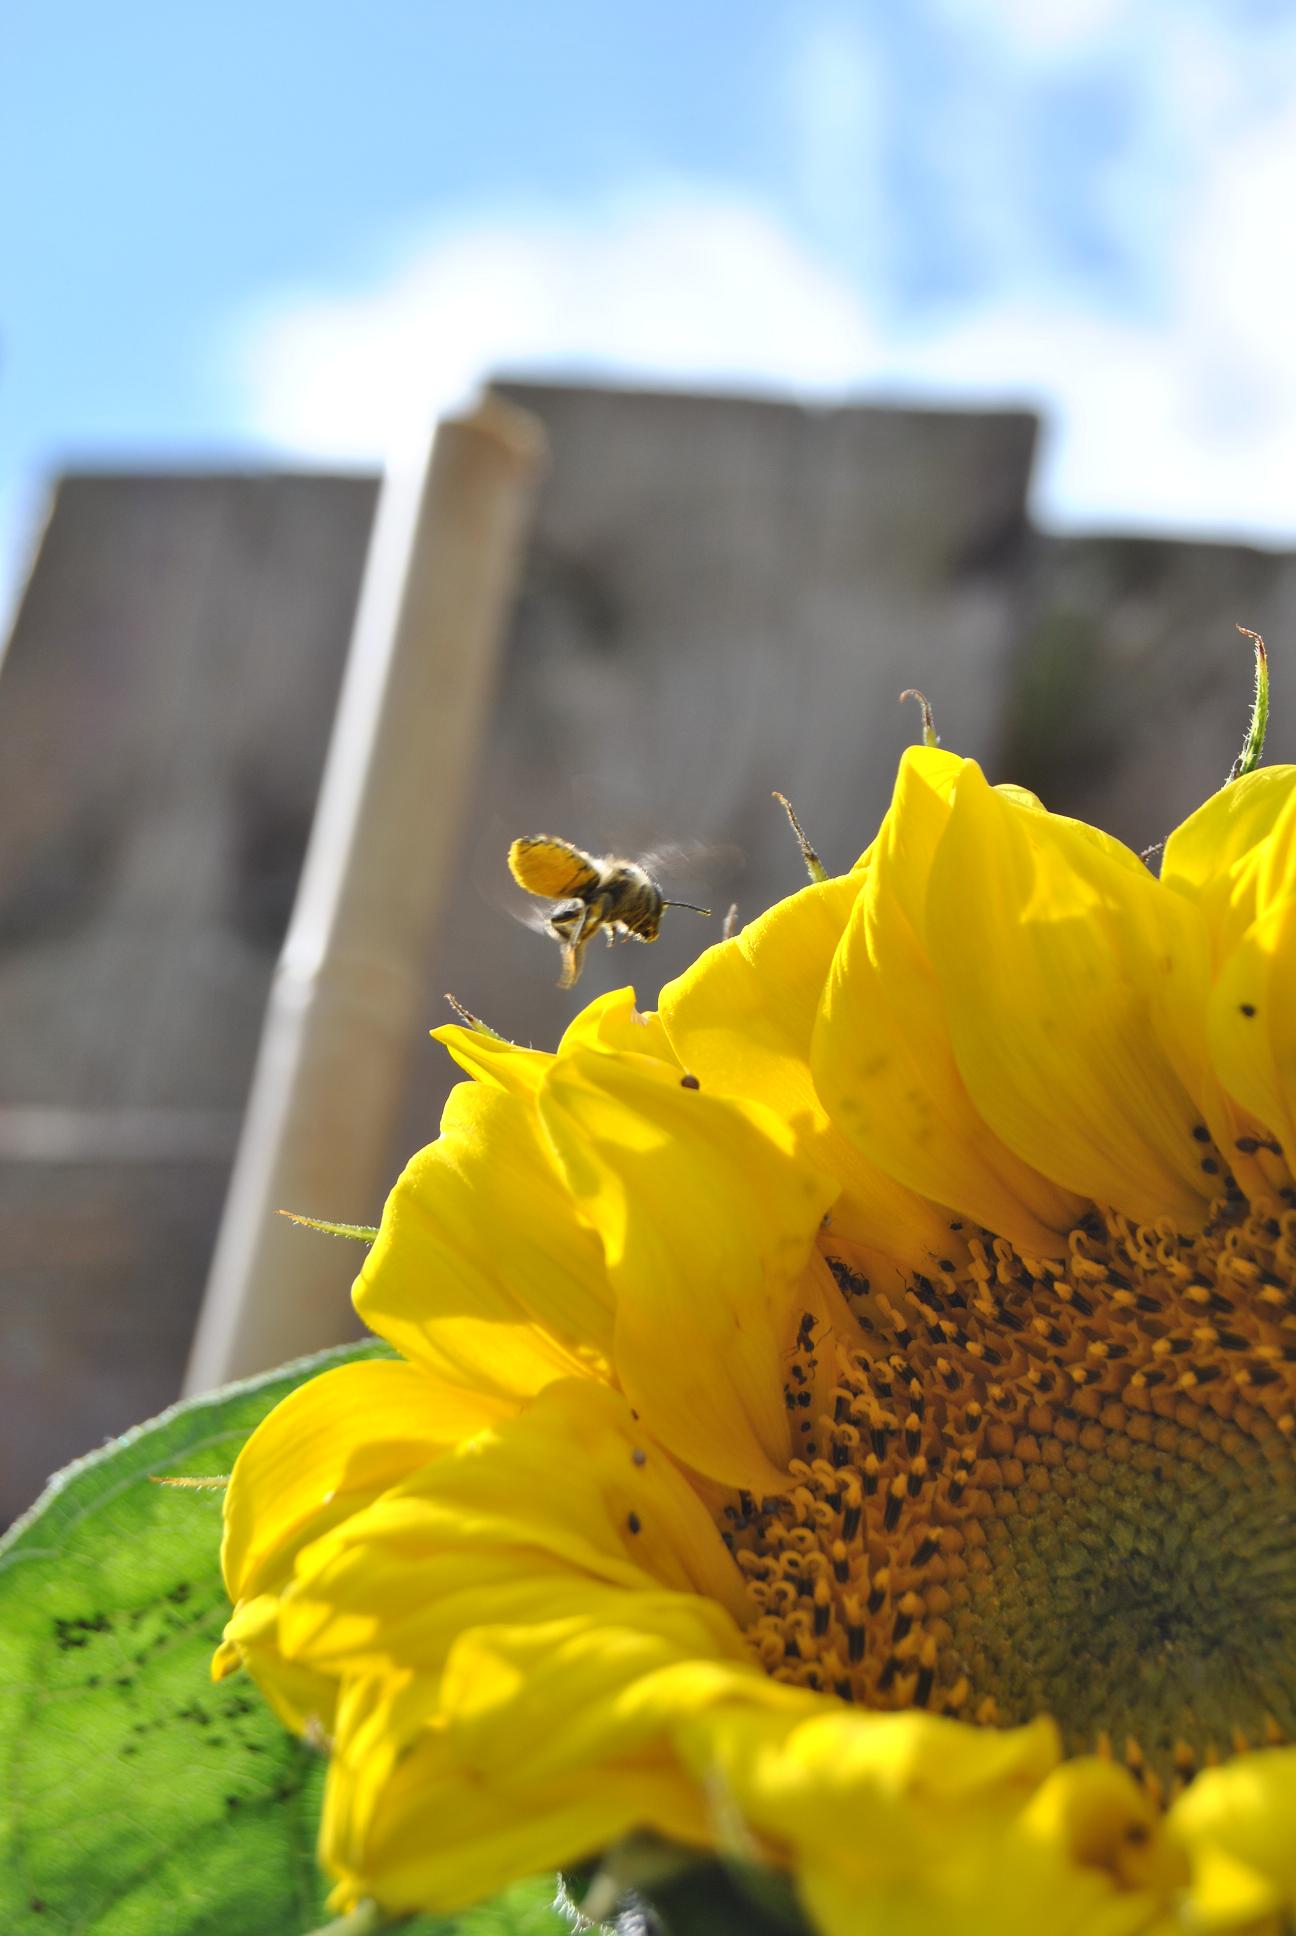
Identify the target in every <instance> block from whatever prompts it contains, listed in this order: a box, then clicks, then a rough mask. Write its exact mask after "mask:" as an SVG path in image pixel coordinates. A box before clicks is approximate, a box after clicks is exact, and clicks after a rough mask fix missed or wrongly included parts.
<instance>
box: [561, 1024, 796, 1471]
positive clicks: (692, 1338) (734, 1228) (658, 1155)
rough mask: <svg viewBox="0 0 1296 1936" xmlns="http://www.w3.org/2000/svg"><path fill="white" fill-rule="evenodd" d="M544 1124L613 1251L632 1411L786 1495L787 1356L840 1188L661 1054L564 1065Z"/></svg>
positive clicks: (624, 1376)
mask: <svg viewBox="0 0 1296 1936" xmlns="http://www.w3.org/2000/svg"><path fill="white" fill-rule="evenodd" d="M540 1113H541V1119H542V1121H543V1122H544V1124H545V1127H546V1129H547V1130H548V1133H549V1136H550V1139H551V1141H552V1143H553V1146H554V1148H555V1150H556V1151H557V1153H558V1156H559V1159H560V1161H561V1162H562V1164H563V1167H564V1169H565V1171H566V1175H567V1180H568V1184H569V1187H570V1189H571V1190H572V1193H573V1195H574V1196H575V1198H576V1200H577V1203H578V1205H579V1207H580V1209H581V1211H582V1213H583V1214H584V1216H585V1217H586V1218H587V1219H588V1221H589V1223H590V1225H591V1226H592V1228H593V1229H595V1230H596V1231H597V1233H598V1235H599V1238H600V1240H601V1242H602V1244H603V1248H604V1252H605V1256H606V1260H607V1270H608V1275H609V1278H610V1279H611V1282H612V1285H613V1288H614V1291H615V1294H616V1323H615V1342H614V1352H613V1356H614V1364H615V1370H616V1375H617V1378H618V1380H619V1382H620V1383H621V1385H622V1388H623V1389H624V1391H625V1392H626V1394H627V1396H628V1397H629V1399H630V1401H631V1403H632V1404H633V1405H634V1406H635V1407H636V1409H638V1410H639V1411H641V1412H642V1414H643V1416H644V1419H645V1420H646V1421H648V1422H650V1423H651V1426H652V1429H653V1431H654V1433H655V1434H656V1435H657V1436H658V1438H660V1439H661V1440H662V1442H663V1443H664V1444H665V1445H666V1446H667V1448H668V1449H669V1450H670V1451H671V1452H673V1453H674V1454H675V1455H676V1456H677V1457H678V1458H680V1459H682V1460H684V1461H685V1463H686V1464H688V1465H690V1466H693V1467H695V1468H696V1469H697V1470H698V1471H700V1472H703V1473H705V1474H706V1475H707V1476H708V1477H710V1478H713V1479H719V1480H722V1481H724V1482H725V1483H727V1484H730V1485H735V1486H748V1487H750V1488H751V1489H752V1490H753V1491H756V1492H758V1493H763V1492H768V1491H770V1490H772V1489H773V1488H775V1487H777V1486H779V1485H781V1484H782V1482H783V1467H784V1462H785V1461H786V1459H787V1457H788V1449H789V1443H790V1437H789V1427H788V1421H787V1412H786V1409H785V1407H784V1403H783V1365H784V1354H785V1352H786V1351H787V1349H788V1347H789V1344H790V1342H791V1338H792V1334H793V1331H794V1329H795V1325H796V1319H797V1310H798V1306H797V1285H798V1280H799V1278H800V1277H801V1274H802V1272H803V1270H804V1268H805V1265H806V1261H807V1259H808V1257H809V1255H810V1251H811V1247H812V1245H813V1243H814V1240H815V1236H816V1233H817V1232H818V1229H819V1225H820V1222H821V1220H822V1218H823V1214H824V1211H825V1210H826V1209H827V1207H828V1205H829V1203H830V1202H831V1201H832V1197H833V1194H834V1190H833V1185H832V1184H831V1183H830V1182H829V1181H828V1180H827V1179H826V1178H825V1177H824V1176H823V1175H822V1173H821V1172H819V1171H817V1170H816V1169H814V1168H813V1166H812V1165H811V1164H809V1163H808V1162H807V1161H806V1160H805V1159H804V1158H803V1157H802V1156H801V1154H800V1153H799V1151H798V1148H797V1144H796V1140H795V1138H794V1136H793V1133H792V1132H791V1130H790V1129H788V1128H787V1127H786V1126H785V1125H784V1124H783V1123H781V1122H780V1121H779V1120H778V1119H777V1117H775V1116H774V1115H773V1114H772V1112H770V1111H768V1110H763V1109H761V1108H760V1107H759V1106H758V1105H755V1104H747V1105H744V1104H740V1103H738V1102H732V1101H724V1100H721V1099H720V1098H718V1097H715V1096H712V1095H710V1094H708V1093H707V1092H706V1091H705V1090H704V1089H696V1088H690V1087H685V1086H684V1085H683V1083H682V1081H681V1079H680V1077H679V1076H678V1075H676V1074H675V1073H674V1072H673V1071H672V1070H670V1069H668V1068H667V1067H666V1066H665V1065H664V1064H660V1063H655V1062H652V1061H650V1060H649V1059H648V1058H646V1057H645V1058H636V1059H635V1061H634V1062H633V1063H631V1062H630V1061H629V1060H624V1059H620V1058H616V1057H613V1056H608V1055H601V1054H598V1053H595V1052H593V1051H590V1050H578V1051H576V1052H574V1053H572V1054H571V1055H567V1056H563V1057H561V1058H560V1059H559V1060H558V1061H557V1062H556V1063H555V1064H554V1067H553V1068H552V1070H551V1071H550V1073H549V1075H548V1076H547V1077H546V1079H545V1083H544V1086H543V1088H542V1090H541V1094H540Z"/></svg>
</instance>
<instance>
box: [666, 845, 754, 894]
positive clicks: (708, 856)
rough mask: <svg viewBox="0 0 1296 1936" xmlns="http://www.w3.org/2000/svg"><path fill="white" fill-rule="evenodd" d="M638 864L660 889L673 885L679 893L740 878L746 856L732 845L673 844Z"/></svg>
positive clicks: (739, 848) (740, 849)
mask: <svg viewBox="0 0 1296 1936" xmlns="http://www.w3.org/2000/svg"><path fill="white" fill-rule="evenodd" d="M639 864H640V866H641V867H643V868H645V869H646V870H647V872H648V873H649V874H651V876H652V878H653V879H654V880H655V881H657V882H658V883H659V884H660V885H661V886H662V887H663V888H665V887H666V886H667V884H668V883H673V884H674V886H675V887H676V888H678V889H681V890H682V889H684V888H686V887H687V888H693V887H696V886H703V885H709V884H710V883H712V882H714V881H716V880H729V879H731V878H732V877H733V876H735V875H738V874H741V873H742V871H743V869H744V867H745V866H746V864H747V856H746V855H745V854H744V852H743V850H742V848H741V847H738V846H735V845H734V844H733V843H732V842H730V843H725V842H723V841H707V840H676V841H667V842H666V843H664V844H663V845H662V846H660V847H654V848H653V849H652V851H651V852H650V853H647V854H644V855H642V856H641V857H640V860H639Z"/></svg>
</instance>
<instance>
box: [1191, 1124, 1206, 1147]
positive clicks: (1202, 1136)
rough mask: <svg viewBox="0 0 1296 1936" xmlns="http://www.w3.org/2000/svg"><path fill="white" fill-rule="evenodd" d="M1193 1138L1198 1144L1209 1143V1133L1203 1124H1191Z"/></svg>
mask: <svg viewBox="0 0 1296 1936" xmlns="http://www.w3.org/2000/svg"><path fill="white" fill-rule="evenodd" d="M1193 1136H1194V1138H1195V1139H1196V1141H1197V1142H1199V1143H1209V1141H1210V1131H1209V1130H1208V1129H1207V1127H1206V1125H1205V1123H1194V1124H1193Z"/></svg>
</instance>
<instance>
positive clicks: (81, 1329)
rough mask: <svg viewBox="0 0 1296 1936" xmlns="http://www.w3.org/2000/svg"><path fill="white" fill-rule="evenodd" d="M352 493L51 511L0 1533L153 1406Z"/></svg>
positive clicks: (1, 1436) (220, 1144) (264, 487)
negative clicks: (61, 1473) (79, 1460)
mask: <svg viewBox="0 0 1296 1936" xmlns="http://www.w3.org/2000/svg"><path fill="white" fill-rule="evenodd" d="M374 498H375V485H374V482H373V480H371V479H357V478H330V477H291V476H274V475H270V474H265V475H260V476H230V477H166V476H151V477H75V478H70V479H68V480H66V481H65V482H64V483H63V484H62V485H61V486H60V487H59V490H58V492H57V495H56V498H55V501H54V504H53V508H52V515H51V518H50V521H49V525H48V528H47V531H46V534H45V538H44V542H43V544H42V547H41V551H40V554H39V557H38V559H37V563H36V567H35V570H34V573H33V576H32V579H31V583H30V585H29V587H28V590H27V594H26V597H25V599H24V601H23V605H22V609H21V611H20V613H19V615H18V621H17V625H16V628H15V632H14V636H13V640H12V643H11V646H10V649H9V653H8V656H7V658H6V660H5V663H4V669H3V676H0V1517H8V1516H9V1515H11V1514H12V1513H14V1512H15V1511H18V1510H20V1509H21V1508H22V1507H24V1506H25V1505H26V1504H27V1503H28V1502H29V1500H30V1499H31V1497H32V1495H33V1494H34V1493H35V1492H36V1490H37V1489H38V1487H39V1486H40V1484H41V1482H42V1481H43V1479H44V1478H45V1476H46V1475H47V1473H48V1472H49V1471H50V1470H51V1469H52V1468H53V1467H54V1466H55V1465H57V1464H60V1463H62V1462H63V1461H64V1460H66V1459H67V1458H69V1457H71V1456H73V1455H74V1454H77V1453H80V1452H84V1451H86V1450H87V1449H88V1448H89V1447H90V1446H92V1445H93V1444H95V1443H96V1442H97V1441H98V1440H99V1439H100V1438H101V1437H102V1436H103V1435H104V1434H105V1433H110V1432H115V1431H120V1430H122V1429H123V1428H124V1427H126V1426H127V1425H129V1424H130V1423H131V1422H132V1421H133V1420H135V1419H137V1418H139V1417H141V1416H144V1415H145V1414H147V1413H148V1412H150V1411H156V1410H158V1409H159V1408H160V1407H161V1406H163V1405H165V1404H167V1403H169V1402H170V1400H171V1399H172V1398H173V1397H174V1396H175V1392H176V1387H177V1382H178V1379H179V1375H180V1369H181V1367H182V1365H183V1362H184V1357H185V1352H186V1350H187V1347H188V1341H189V1337H190V1334H191V1332H192V1328H193V1324H194V1320H195V1317H196V1313H197V1308H198V1302H199V1299H200V1297H201V1293H202V1286H203V1280H204V1277H205V1274H206V1269H207V1260H208V1256H209V1253H210V1249H211V1244H212V1239H213V1235H214V1232H215V1227H216V1221H217V1218H218V1216H219V1211H220V1204H221V1199H222V1196H223V1193H224V1187H225V1179H226V1174H227V1170H228V1166H229V1162H230V1159H231V1156H232V1153H233V1148H234V1140H235V1137H236V1135H237V1130H238V1121H239V1115H240V1112H241V1110H242V1105H243V1098H244V1094H245V1091H246V1088H247V1083H248V1077H249V1073H250V1070H251V1064H252V1057H253V1054H254V1051H255V1047H256V1039H257V1032H258V1029H259V1027H260V1020H261V1011H262V1007H263V1005H264V1002H265V996H266V990H267V987H268V985H269V980H270V975H271V973H272V970H273V967H274V962H275V956H276V953H277V951H278V946H279V941H280V937H281V935H282V931H283V927H284V923H285V920H286V918H287V913H288V908H289V906H290V904H291V897H292V893H293V891H294V887H295V884H296V879H297V872H298V869H299V867H300V864H301V856H302V850H303V847H304V845H305V840H306V835H307V832H308V829H309V826H310V817H311V813H312V810H313V806H314V799H315V791H316V787H317V785H318V778H319V769H320V765H321V762H322V759H323V753H324V744H325V739H326V735H327V733H328V729H329V725H330V723H331V719H332V711H333V704H334V699H335V696H336V692H337V686H338V680H339V677H340V673H341V668H342V660H343V655H344V653H345V649H346V643H347V638H348V634H349V629H350V621H351V613H352V609H353V607H354V603H355V596H356V589H357V585H358V582H359V573H360V568H361V565H362V562H363V559H364V553H365V546H366V543H367V539H368V530H369V523H370V519H371V516H372V509H373V503H374Z"/></svg>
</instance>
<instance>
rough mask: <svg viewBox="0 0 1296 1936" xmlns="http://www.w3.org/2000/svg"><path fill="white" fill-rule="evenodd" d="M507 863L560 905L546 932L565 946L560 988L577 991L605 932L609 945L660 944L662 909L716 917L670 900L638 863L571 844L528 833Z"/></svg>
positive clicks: (521, 881)
mask: <svg viewBox="0 0 1296 1936" xmlns="http://www.w3.org/2000/svg"><path fill="white" fill-rule="evenodd" d="M508 864H509V872H510V873H511V874H512V876H513V878H514V880H515V881H516V882H517V884H518V886H519V887H524V888H525V889H526V891H527V893H528V894H536V895H539V896H540V897H541V899H543V900H548V901H554V902H556V904H557V905H556V906H555V907H553V908H551V910H550V912H549V917H548V919H547V920H546V921H545V923H544V929H545V933H546V934H550V935H552V936H553V938H554V940H555V941H557V942H558V943H560V945H561V947H562V974H561V975H560V976H559V978H558V986H559V987H560V988H574V987H575V985H576V983H577V981H578V980H579V978H580V971H581V961H582V958H583V956H584V953H585V950H586V948H587V947H588V946H589V943H590V942H591V941H592V940H593V939H594V936H595V935H596V934H597V933H598V932H599V930H600V928H601V929H602V930H603V932H604V933H605V934H606V935H607V938H608V943H609V945H610V944H611V943H612V942H613V941H614V940H616V939H617V938H618V937H619V938H620V939H621V940H625V939H626V938H627V937H628V936H630V935H633V936H634V938H635V940H636V941H655V940H656V939H657V935H658V932H659V930H660V928H661V917H662V909H663V908H668V907H680V908H688V909H690V910H691V912H692V913H694V914H710V912H711V910H710V908H703V907H694V905H693V903H692V901H668V900H666V899H665V897H664V896H663V894H662V891H661V889H660V887H658V885H657V883H656V881H655V880H654V879H653V877H652V875H651V874H650V873H649V872H648V869H647V868H646V867H645V866H643V865H642V864H641V863H640V862H639V861H633V860H617V859H615V858H614V857H613V856H612V855H604V856H601V857H599V856H596V855H594V854H587V853H586V852H585V850H584V848H582V847H573V845H572V843H571V842H570V841H569V840H555V839H553V838H552V837H551V836H550V835H549V834H523V835H522V837H521V838H520V839H519V840H515V841H514V842H513V845H512V846H511V847H510V848H509V855H508Z"/></svg>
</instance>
